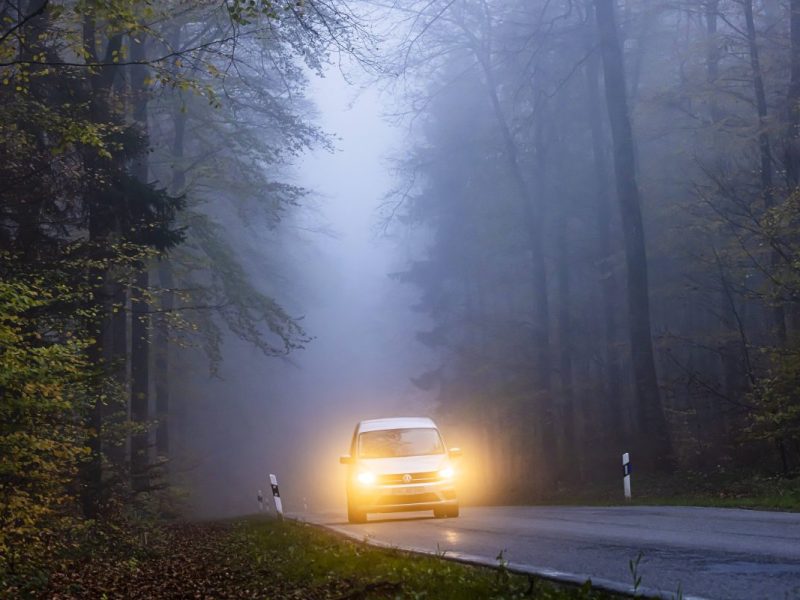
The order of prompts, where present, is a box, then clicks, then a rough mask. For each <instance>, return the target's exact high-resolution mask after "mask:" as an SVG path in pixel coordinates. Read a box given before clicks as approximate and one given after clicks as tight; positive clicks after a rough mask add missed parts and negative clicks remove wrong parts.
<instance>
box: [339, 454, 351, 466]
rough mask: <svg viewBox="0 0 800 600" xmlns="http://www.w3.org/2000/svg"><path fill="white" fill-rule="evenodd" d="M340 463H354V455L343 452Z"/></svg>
mask: <svg viewBox="0 0 800 600" xmlns="http://www.w3.org/2000/svg"><path fill="white" fill-rule="evenodd" d="M339 463H340V464H343V465H352V464H353V457H352V456H350V455H349V454H342V455H341V456H340V457H339Z"/></svg>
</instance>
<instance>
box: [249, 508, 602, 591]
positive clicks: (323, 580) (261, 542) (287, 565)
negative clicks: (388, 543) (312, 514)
mask: <svg viewBox="0 0 800 600" xmlns="http://www.w3.org/2000/svg"><path fill="white" fill-rule="evenodd" d="M235 535H236V537H237V539H238V540H239V541H240V542H241V543H243V544H244V546H245V547H246V548H248V551H247V552H248V554H249V556H250V557H251V560H252V561H253V562H254V563H255V564H259V565H269V570H270V573H271V574H272V575H274V574H275V573H277V574H279V576H280V577H281V579H283V580H285V581H291V582H294V584H295V585H297V586H300V588H299V589H302V591H303V593H304V594H306V595H301V597H304V598H306V597H307V598H436V599H443V600H446V599H453V600H456V599H465V600H466V599H475V598H535V599H540V600H576V599H579V598H582V599H587V600H588V599H598V600H599V599H601V598H603V599H605V598H611V596H609V595H607V594H603V593H600V592H597V591H594V590H592V589H590V588H589V587H588V586H585V587H583V588H580V589H578V588H574V587H569V588H568V587H560V586H559V587H557V586H554V585H552V584H550V583H547V582H545V581H543V580H539V579H534V578H529V577H526V576H520V575H514V574H511V573H508V572H507V571H505V570H503V569H500V570H493V569H487V568H479V567H472V566H467V565H462V564H457V563H454V562H450V561H446V560H443V559H440V558H436V557H424V556H417V555H412V554H409V553H407V552H403V551H398V550H385V549H378V548H373V547H370V546H367V545H365V544H362V543H358V542H354V541H351V540H348V539H344V538H341V537H339V536H337V535H334V534H331V533H330V532H327V531H324V530H321V529H319V528H317V527H314V526H310V525H305V524H302V523H294V522H283V523H280V522H277V521H271V520H263V519H259V520H249V521H244V522H243V523H240V524H239V527H238V529H237V533H236V534H235Z"/></svg>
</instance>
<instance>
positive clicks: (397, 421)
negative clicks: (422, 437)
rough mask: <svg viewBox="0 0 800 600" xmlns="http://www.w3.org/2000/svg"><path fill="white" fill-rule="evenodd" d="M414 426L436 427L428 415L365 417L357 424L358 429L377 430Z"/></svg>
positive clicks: (361, 430)
mask: <svg viewBox="0 0 800 600" xmlns="http://www.w3.org/2000/svg"><path fill="white" fill-rule="evenodd" d="M415 427H422V428H433V429H436V424H435V423H434V422H433V421H432V420H431V419H429V418H428V417H392V418H387V419H367V420H366V421H361V422H360V423H359V424H358V431H359V432H363V431H379V430H382V429H413V428H415Z"/></svg>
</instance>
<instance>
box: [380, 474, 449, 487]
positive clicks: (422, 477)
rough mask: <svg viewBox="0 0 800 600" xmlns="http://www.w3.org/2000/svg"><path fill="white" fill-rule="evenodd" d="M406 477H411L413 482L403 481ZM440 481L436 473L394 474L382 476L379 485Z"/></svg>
mask: <svg viewBox="0 0 800 600" xmlns="http://www.w3.org/2000/svg"><path fill="white" fill-rule="evenodd" d="M406 475H410V476H411V481H403V477H405V476H406ZM438 480H439V473H438V472H436V471H426V472H423V473H392V474H390V475H380V476H379V477H378V483H379V484H381V485H402V484H404V483H406V484H408V483H430V482H432V481H438Z"/></svg>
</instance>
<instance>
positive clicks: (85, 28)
mask: <svg viewBox="0 0 800 600" xmlns="http://www.w3.org/2000/svg"><path fill="white" fill-rule="evenodd" d="M82 37H83V48H84V50H85V52H86V57H87V62H99V61H101V60H102V62H105V63H110V62H111V57H112V56H114V55H115V53H116V52H118V51H119V49H120V47H121V45H122V36H121V35H114V36H112V37H111V38H110V39H109V40H108V42H107V44H106V47H105V52H104V56H103V57H98V49H97V30H96V26H95V21H94V16H93V15H92V14H91V12H88V13H87V14H86V15H85V16H84V19H83V23H82ZM115 75H116V68H115V67H114V68H112V67H106V68H104V69H100V70H98V71H96V72H95V73H93V74H92V76H91V77H90V79H89V85H90V87H91V96H90V98H91V100H90V102H91V106H90V113H91V116H92V119H93V121H94V122H96V123H104V122H107V121H108V118H109V115H110V113H111V111H110V108H109V105H110V102H111V99H110V98H109V94H110V91H111V87H112V84H113V82H114V77H115ZM104 160H106V159H103V158H101V157H99V156H97V155H96V154H94V153H93V152H91V151H90V152H89V153H88V154H87V156H86V158H85V167H86V168H87V170H88V171H90V172H94V171H95V170H99V169H101V168H102V162H103V161H104ZM86 205H87V211H88V223H89V225H88V229H89V239H90V241H91V242H92V243H93V244H94V246H95V252H98V253H100V252H103V251H104V250H105V248H106V244H107V243H108V238H109V236H110V234H111V233H112V224H111V221H110V219H109V217H108V199H107V198H106V197H105V195H104V194H103V193H101V192H90V193H89V194H88V196H87V198H86ZM101 258H102V257H101ZM88 275H89V278H90V281H91V285H92V286H93V294H92V295H93V298H92V303H93V306H94V308H95V310H96V311H97V314H96V315H94V317H93V320H94V322H93V323H92V325H91V326H90V328H91V329H92V333H93V338H94V343H93V344H92V345H91V346H90V347H89V349H88V351H87V355H88V358H89V362H90V364H92V365H94V366H95V367H96V368H97V375H96V382H95V385H94V389H93V390H92V393H93V394H94V402H93V403H92V406H91V408H90V410H89V414H88V415H87V417H86V426H87V429H88V431H87V440H86V445H87V447H88V449H89V458H88V460H87V461H86V462H85V463H84V467H83V473H82V479H83V486H82V488H81V505H82V509H83V513H84V515H85V516H86V517H87V518H90V519H92V518H96V517H97V516H98V514H99V512H100V509H101V504H102V496H103V444H102V440H103V418H104V416H105V411H106V407H105V403H104V397H105V395H106V393H107V392H108V389H107V386H106V382H107V377H108V376H109V374H110V362H111V361H110V354H111V343H110V342H111V323H112V316H111V307H112V302H111V296H112V289H111V278H110V274H109V273H108V270H107V269H105V268H103V267H94V268H92V269H90V271H89V274H88Z"/></svg>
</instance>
